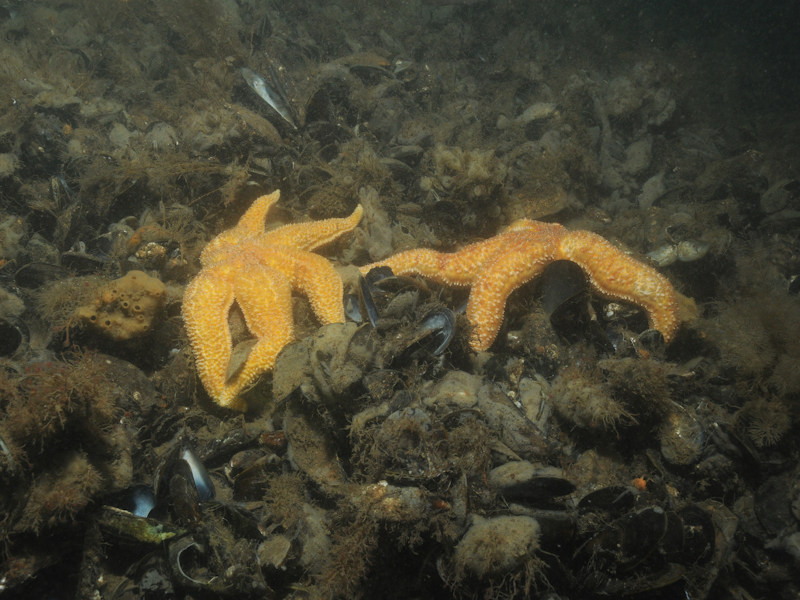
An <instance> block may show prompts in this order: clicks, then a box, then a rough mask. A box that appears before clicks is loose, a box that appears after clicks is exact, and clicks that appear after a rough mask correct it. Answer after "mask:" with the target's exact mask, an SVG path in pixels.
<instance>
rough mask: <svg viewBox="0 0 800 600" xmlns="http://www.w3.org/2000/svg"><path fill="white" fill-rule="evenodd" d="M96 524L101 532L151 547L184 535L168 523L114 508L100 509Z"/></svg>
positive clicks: (105, 507)
mask: <svg viewBox="0 0 800 600" xmlns="http://www.w3.org/2000/svg"><path fill="white" fill-rule="evenodd" d="M97 523H98V525H99V526H100V529H101V530H102V531H104V532H105V533H107V534H110V535H112V536H114V537H117V538H119V539H122V540H126V541H131V542H142V543H146V544H153V545H161V544H163V543H164V542H165V541H167V540H169V539H172V538H175V537H177V536H180V535H183V533H184V531H183V530H182V529H179V528H177V527H173V526H171V525H169V524H168V523H163V522H161V521H157V520H155V519H149V518H146V517H141V516H137V515H135V514H133V513H132V512H129V511H127V510H123V509H121V508H117V507H115V506H104V507H102V508H101V509H100V511H99V513H98V515H97Z"/></svg>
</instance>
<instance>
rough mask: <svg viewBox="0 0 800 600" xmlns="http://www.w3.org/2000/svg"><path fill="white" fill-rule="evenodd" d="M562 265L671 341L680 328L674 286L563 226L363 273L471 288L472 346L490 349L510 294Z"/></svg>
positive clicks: (508, 233) (403, 256) (509, 233)
mask: <svg viewBox="0 0 800 600" xmlns="http://www.w3.org/2000/svg"><path fill="white" fill-rule="evenodd" d="M556 260H569V261H572V262H574V263H575V264H577V265H578V266H579V267H580V268H581V269H582V270H583V272H584V273H585V274H586V276H587V277H588V279H589V283H590V285H591V287H592V289H594V290H595V292H597V293H598V294H600V295H601V296H603V297H605V298H608V299H613V300H622V301H626V302H631V303H633V304H636V305H638V306H640V307H641V308H643V309H644V310H645V312H646V313H647V316H648V320H649V322H650V327H651V328H653V329H657V330H658V331H660V332H661V334H662V335H663V336H664V340H665V341H667V342H669V341H671V340H672V338H673V336H674V335H675V332H676V330H677V328H678V325H679V317H678V293H677V292H676V291H675V289H674V288H673V287H672V284H670V282H669V280H667V278H666V277H664V276H663V275H661V274H660V273H659V272H658V271H656V270H655V269H653V268H652V267H650V266H649V265H646V264H644V263H642V262H639V261H637V260H635V259H634V258H632V257H630V256H629V255H627V254H626V253H625V252H623V251H622V250H620V249H618V248H616V247H615V246H613V245H612V244H611V243H610V242H609V241H608V240H606V239H605V238H603V237H601V236H599V235H597V234H596V233H592V232H591V231H584V230H569V229H566V228H565V227H563V226H562V225H559V224H556V223H543V222H540V221H531V220H529V219H521V220H519V221H516V222H515V223H513V224H512V225H511V226H510V227H508V229H506V230H505V231H503V232H502V233H500V234H498V235H496V236H494V237H492V238H489V239H488V240H484V241H482V242H476V243H473V244H469V245H468V246H465V247H464V248H462V249H461V250H459V251H458V252H453V253H441V252H436V251H434V250H427V249H418V250H408V251H406V252H400V253H399V254H395V255H394V256H390V257H389V258H387V259H385V260H382V261H379V262H376V263H373V264H370V265H366V266H364V267H361V272H362V273H364V274H366V273H367V272H369V270H370V269H372V268H373V267H378V266H388V267H390V268H391V269H392V271H393V272H394V273H395V274H396V275H410V274H418V275H422V276H424V277H428V278H430V279H433V280H434V281H436V282H438V283H442V284H445V285H451V286H470V287H471V288H472V289H471V291H470V295H469V300H468V302H467V317H468V319H469V322H470V323H471V325H472V337H471V338H470V346H471V347H472V348H473V349H474V350H488V349H489V347H490V346H491V345H492V342H494V340H495V338H496V337H497V332H498V331H499V330H500V325H501V324H502V322H503V312H504V310H505V305H506V300H507V299H508V296H509V295H510V294H511V292H513V291H514V290H515V289H517V288H518V287H520V286H521V285H523V284H525V283H526V282H528V281H530V280H531V279H533V278H534V277H536V276H537V275H540V274H541V273H542V271H543V270H544V269H545V267H546V266H547V265H549V264H550V263H552V262H554V261H556Z"/></svg>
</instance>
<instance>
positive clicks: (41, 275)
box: [14, 262, 69, 290]
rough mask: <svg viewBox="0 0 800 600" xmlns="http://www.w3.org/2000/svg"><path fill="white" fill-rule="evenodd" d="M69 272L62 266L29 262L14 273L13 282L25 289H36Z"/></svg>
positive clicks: (65, 275) (61, 277)
mask: <svg viewBox="0 0 800 600" xmlns="http://www.w3.org/2000/svg"><path fill="white" fill-rule="evenodd" d="M68 275H69V272H68V271H67V270H66V269H65V268H64V267H62V266H59V265H54V264H51V263H45V262H31V263H28V264H27V265H23V266H22V267H20V268H19V269H17V272H16V273H14V283H16V284H17V285H18V286H19V287H21V288H25V289H29V290H30V289H36V288H39V287H41V286H43V285H45V284H47V283H50V282H51V281H57V280H59V279H63V278H65V277H67V276H68Z"/></svg>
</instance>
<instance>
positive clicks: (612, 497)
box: [578, 485, 636, 516]
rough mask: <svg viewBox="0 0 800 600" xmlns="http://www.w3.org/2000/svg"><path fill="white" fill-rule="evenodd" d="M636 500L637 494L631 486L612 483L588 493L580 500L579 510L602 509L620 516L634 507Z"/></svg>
mask: <svg viewBox="0 0 800 600" xmlns="http://www.w3.org/2000/svg"><path fill="white" fill-rule="evenodd" d="M635 500H636V495H635V494H634V493H633V490H632V489H631V488H630V487H629V486H623V485H611V486H608V487H604V488H600V489H598V490H594V491H593V492H589V493H588V494H586V495H585V496H584V497H583V498H581V500H580V502H578V511H579V512H581V513H584V512H596V511H600V512H606V513H609V514H610V515H612V516H618V515H621V514H623V513H626V512H628V511H629V510H630V509H632V508H633V504H634V502H635Z"/></svg>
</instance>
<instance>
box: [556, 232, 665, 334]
mask: <svg viewBox="0 0 800 600" xmlns="http://www.w3.org/2000/svg"><path fill="white" fill-rule="evenodd" d="M559 251H560V256H559V258H563V259H566V260H570V261H572V262H574V263H575V264H577V265H578V266H579V267H580V268H581V269H583V271H584V273H586V276H587V277H588V279H589V283H590V285H591V286H592V288H593V289H594V290H595V291H597V292H598V293H599V294H600V295H602V296H604V297H606V298H609V299H613V300H623V301H625V302H630V303H632V304H636V305H637V306H640V307H641V308H643V309H644V310H645V312H647V317H648V321H649V323H650V327H651V328H652V329H657V330H658V331H660V332H661V334H662V335H663V336H664V340H665V341H666V342H670V341H671V340H672V337H673V336H674V335H675V331H676V330H677V329H678V325H679V317H678V296H677V293H676V291H675V289H674V288H673V287H672V284H671V283H670V282H669V280H668V279H667V278H666V277H664V276H663V275H661V274H660V273H659V272H658V271H656V270H655V269H654V268H652V267H650V266H649V265H646V264H644V263H641V262H639V261H637V260H635V259H634V258H631V257H630V256H628V255H627V254H625V253H624V252H623V251H622V250H620V249H619V248H616V247H615V246H613V245H612V244H611V243H610V242H609V241H607V240H606V239H605V238H602V237H601V236H599V235H597V234H596V233H592V232H590V231H568V232H566V233H565V234H564V236H563V237H562V239H561V242H560V245H559Z"/></svg>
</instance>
